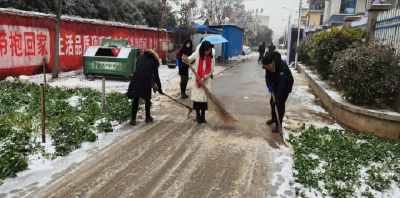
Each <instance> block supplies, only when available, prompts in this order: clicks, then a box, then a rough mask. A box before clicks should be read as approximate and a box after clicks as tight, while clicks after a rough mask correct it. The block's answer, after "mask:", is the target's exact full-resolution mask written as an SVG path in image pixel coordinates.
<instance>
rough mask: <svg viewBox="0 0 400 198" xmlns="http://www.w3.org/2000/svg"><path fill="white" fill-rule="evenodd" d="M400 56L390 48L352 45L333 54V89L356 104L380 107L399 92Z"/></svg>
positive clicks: (375, 43)
mask: <svg viewBox="0 0 400 198" xmlns="http://www.w3.org/2000/svg"><path fill="white" fill-rule="evenodd" d="M399 64H400V56H399V55H396V54H395V51H394V49H393V48H392V47H391V46H390V45H384V44H382V43H380V42H379V41H377V42H372V43H370V44H360V43H355V44H354V45H352V46H351V47H350V48H348V49H346V50H344V51H342V52H339V53H336V54H335V56H334V61H333V63H332V71H333V78H332V81H333V82H335V86H336V87H337V89H338V90H339V91H340V94H341V95H342V96H344V97H345V98H346V99H347V100H349V101H351V102H352V103H354V104H357V105H367V106H372V107H379V105H380V104H382V103H388V102H389V100H390V99H392V96H393V92H395V91H398V90H397V89H398V82H399V73H400V65H399Z"/></svg>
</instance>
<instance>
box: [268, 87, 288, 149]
mask: <svg viewBox="0 0 400 198" xmlns="http://www.w3.org/2000/svg"><path fill="white" fill-rule="evenodd" d="M272 100H273V101H274V103H275V93H274V92H272ZM275 113H276V119H277V120H278V126H279V134H280V135H281V139H282V142H283V144H284V145H285V146H286V147H288V148H289V147H290V144H289V143H287V142H285V139H284V138H283V131H282V126H281V121H280V120H279V113H278V107H276V104H275Z"/></svg>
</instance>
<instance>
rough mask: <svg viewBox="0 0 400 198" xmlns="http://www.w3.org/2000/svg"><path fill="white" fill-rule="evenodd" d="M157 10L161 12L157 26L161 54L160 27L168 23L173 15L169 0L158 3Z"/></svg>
mask: <svg viewBox="0 0 400 198" xmlns="http://www.w3.org/2000/svg"><path fill="white" fill-rule="evenodd" d="M157 8H158V10H159V12H160V19H159V20H158V26H157V37H158V39H157V54H160V27H161V26H162V25H163V24H164V23H166V20H167V18H168V17H169V15H170V14H172V13H171V7H170V6H169V5H168V3H167V0H160V1H158V3H157Z"/></svg>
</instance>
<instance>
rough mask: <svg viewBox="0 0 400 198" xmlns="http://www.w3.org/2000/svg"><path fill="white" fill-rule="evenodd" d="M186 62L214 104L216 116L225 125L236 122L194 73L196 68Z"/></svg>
mask: <svg viewBox="0 0 400 198" xmlns="http://www.w3.org/2000/svg"><path fill="white" fill-rule="evenodd" d="M186 64H187V65H188V66H189V67H190V69H191V70H192V72H193V73H194V74H195V76H196V79H197V81H198V82H199V84H200V85H201V87H202V88H203V89H204V92H205V93H206V95H207V97H208V98H209V99H210V100H211V103H212V104H213V105H214V107H215V112H216V114H217V116H218V118H219V119H220V120H221V121H222V122H223V123H224V124H226V125H234V124H235V123H237V122H238V121H237V120H236V119H235V118H234V117H233V116H232V115H231V114H230V113H229V112H228V111H227V110H226V109H225V106H224V105H223V104H222V103H221V102H220V101H219V100H218V98H217V97H215V96H214V95H213V94H212V93H211V92H210V90H208V88H207V87H206V86H205V85H204V83H203V82H201V79H200V76H199V75H198V74H197V73H196V70H195V69H194V68H193V66H192V65H191V64H190V63H189V62H186Z"/></svg>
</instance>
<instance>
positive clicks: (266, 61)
mask: <svg viewBox="0 0 400 198" xmlns="http://www.w3.org/2000/svg"><path fill="white" fill-rule="evenodd" d="M262 64H263V65H264V68H265V69H266V73H265V82H266V84H267V86H268V90H269V92H270V93H271V100H270V105H271V116H272V118H271V119H270V120H268V121H267V125H272V124H273V123H275V125H276V127H275V128H274V129H273V130H272V132H273V133H278V132H279V125H278V120H277V116H276V114H275V106H276V107H277V108H278V113H279V121H280V122H282V121H283V116H284V114H285V103H286V100H287V98H288V97H289V93H290V92H292V87H293V83H294V80H293V76H292V72H291V71H290V69H289V67H288V65H287V64H286V62H285V61H282V59H281V54H279V52H276V51H273V52H269V53H268V55H267V56H266V57H264V58H263V60H262ZM272 93H274V94H275V97H276V98H275V102H274V100H273V98H272Z"/></svg>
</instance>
